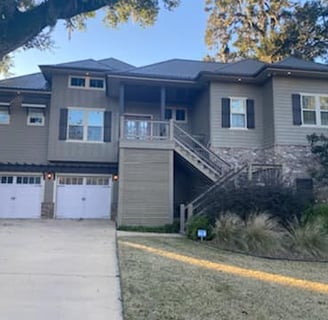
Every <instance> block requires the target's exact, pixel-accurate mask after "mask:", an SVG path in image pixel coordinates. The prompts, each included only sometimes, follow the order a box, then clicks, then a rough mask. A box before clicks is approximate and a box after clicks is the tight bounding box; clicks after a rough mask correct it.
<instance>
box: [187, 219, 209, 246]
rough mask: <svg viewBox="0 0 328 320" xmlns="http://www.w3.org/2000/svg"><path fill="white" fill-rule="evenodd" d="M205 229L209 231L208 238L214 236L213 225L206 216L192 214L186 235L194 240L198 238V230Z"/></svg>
mask: <svg viewBox="0 0 328 320" xmlns="http://www.w3.org/2000/svg"><path fill="white" fill-rule="evenodd" d="M198 229H205V230H206V231H207V237H206V240H211V239H212V238H213V227H212V225H211V224H210V221H209V219H208V217H206V216H192V217H191V218H189V219H188V222H187V225H186V236H187V237H188V238H189V239H192V240H198V237H197V230H198Z"/></svg>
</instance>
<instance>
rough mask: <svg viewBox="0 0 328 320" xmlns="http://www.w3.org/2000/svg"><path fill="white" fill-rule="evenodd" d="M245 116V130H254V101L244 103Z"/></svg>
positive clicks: (249, 100)
mask: <svg viewBox="0 0 328 320" xmlns="http://www.w3.org/2000/svg"><path fill="white" fill-rule="evenodd" d="M246 114H247V128H248V129H254V128H255V110H254V100H252V99H247V101H246Z"/></svg>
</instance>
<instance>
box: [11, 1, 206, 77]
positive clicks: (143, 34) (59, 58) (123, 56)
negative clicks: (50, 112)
mask: <svg viewBox="0 0 328 320" xmlns="http://www.w3.org/2000/svg"><path fill="white" fill-rule="evenodd" d="M181 2H182V3H181V5H180V6H179V7H178V8H177V9H175V10H174V11H172V12H170V11H166V10H161V11H160V14H159V16H158V19H157V22H156V23H155V24H154V25H153V26H150V27H147V28H142V27H140V26H138V25H137V24H133V23H132V22H129V23H127V24H122V25H120V26H119V27H118V28H117V29H113V28H110V27H106V26H105V25H104V24H103V23H102V21H101V20H102V17H101V12H99V13H98V14H97V18H96V19H90V20H89V21H88V27H87V30H86V31H82V32H80V31H75V32H73V34H72V35H71V38H70V39H69V35H68V32H67V30H66V29H65V27H64V25H63V23H62V22H58V23H57V25H56V27H55V30H54V32H53V40H54V41H55V48H54V49H52V50H51V51H39V50H36V49H30V50H27V51H20V52H17V53H15V55H14V67H13V68H12V70H11V72H12V73H13V76H19V75H24V74H29V73H34V72H39V71H40V70H39V68H38V65H42V64H57V63H62V62H68V61H77V60H83V59H88V58H92V59H96V60H98V59H104V58H109V57H114V58H117V59H120V60H123V61H125V62H128V63H130V64H133V65H135V66H142V65H146V64H151V63H155V62H159V61H163V60H167V59H172V58H183V59H193V60H202V59H203V58H204V56H205V55H206V53H207V52H208V51H207V48H206V45H205V41H204V38H205V28H206V20H207V16H206V13H205V11H204V3H205V1H204V0H182V1H181Z"/></svg>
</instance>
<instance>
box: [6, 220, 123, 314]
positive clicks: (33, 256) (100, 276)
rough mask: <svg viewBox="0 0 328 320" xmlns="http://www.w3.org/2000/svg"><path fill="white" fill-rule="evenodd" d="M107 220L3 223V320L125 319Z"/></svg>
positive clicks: (110, 230)
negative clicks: (123, 317)
mask: <svg viewBox="0 0 328 320" xmlns="http://www.w3.org/2000/svg"><path fill="white" fill-rule="evenodd" d="M121 314H122V311H121V303H120V286H119V278H118V268H117V257H116V240H115V229H114V226H113V225H112V224H111V223H110V222H109V221H70V220H67V221H64V220H51V221H50V220H48V221H40V220H39V221H30V220H27V221H17V220H10V221H9V220H1V221H0V319H1V320H20V319H24V320H32V319H33V320H45V319H46V320H105V319H106V320H120V319H122V315H121Z"/></svg>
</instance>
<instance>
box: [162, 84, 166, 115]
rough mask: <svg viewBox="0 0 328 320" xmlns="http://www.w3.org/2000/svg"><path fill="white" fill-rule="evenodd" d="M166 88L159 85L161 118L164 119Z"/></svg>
mask: <svg viewBox="0 0 328 320" xmlns="http://www.w3.org/2000/svg"><path fill="white" fill-rule="evenodd" d="M165 107H166V88H165V87H161V120H162V121H164V120H165Z"/></svg>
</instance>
